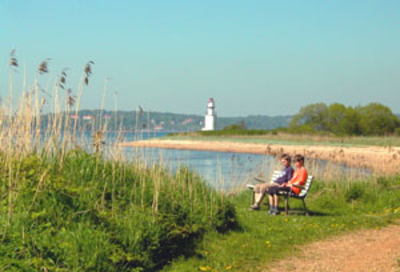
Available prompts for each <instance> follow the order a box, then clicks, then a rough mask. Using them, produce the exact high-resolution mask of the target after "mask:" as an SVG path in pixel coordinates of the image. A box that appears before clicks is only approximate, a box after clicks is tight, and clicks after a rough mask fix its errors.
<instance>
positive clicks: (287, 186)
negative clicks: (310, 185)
mask: <svg viewBox="0 0 400 272" xmlns="http://www.w3.org/2000/svg"><path fill="white" fill-rule="evenodd" d="M294 165H295V166H296V171H294V174H293V177H292V179H291V180H290V181H289V182H287V183H284V184H282V185H280V186H279V187H271V188H269V189H268V194H269V205H270V211H269V212H268V214H270V215H277V214H279V206H278V205H279V195H278V193H279V192H287V193H293V194H296V195H298V194H299V193H300V191H301V189H300V187H301V186H304V185H305V184H306V181H307V176H308V174H307V170H306V168H305V167H304V157H303V156H302V155H296V156H294Z"/></svg>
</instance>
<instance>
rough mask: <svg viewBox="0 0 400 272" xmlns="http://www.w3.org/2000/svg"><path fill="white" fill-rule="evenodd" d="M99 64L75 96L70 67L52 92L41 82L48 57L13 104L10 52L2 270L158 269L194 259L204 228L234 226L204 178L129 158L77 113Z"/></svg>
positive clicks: (1, 196) (0, 216) (0, 124)
mask: <svg viewBox="0 0 400 272" xmlns="http://www.w3.org/2000/svg"><path fill="white" fill-rule="evenodd" d="M93 64H94V63H93V62H91V61H89V62H88V63H87V64H86V65H85V67H84V72H83V75H82V79H81V80H80V83H79V86H78V88H77V89H78V91H77V94H76V95H75V94H74V93H73V91H71V89H70V88H69V86H68V84H67V72H66V70H63V71H62V72H61V74H60V75H59V76H58V77H57V79H56V80H55V82H54V86H53V88H52V90H51V91H49V90H43V89H42V87H40V85H39V83H38V82H39V78H40V77H41V76H42V75H43V74H46V73H48V60H46V61H44V62H42V63H41V64H40V65H39V67H38V69H37V71H36V75H35V80H34V83H33V85H32V86H28V84H26V83H25V82H24V84H23V86H24V87H23V89H22V90H18V92H20V93H21V95H20V96H19V97H20V99H19V101H15V99H14V97H15V93H17V90H15V89H14V84H13V80H14V79H13V75H14V73H15V72H16V70H17V69H19V63H18V60H17V58H16V55H15V52H14V51H13V52H12V54H11V56H10V99H8V100H7V101H6V102H4V103H3V104H2V105H1V115H0V169H1V176H0V209H1V211H2V212H1V213H0V222H1V224H0V225H1V227H0V237H1V244H0V256H1V257H0V269H2V270H15V271H19V270H24V271H30V270H43V271H50V270H51V271H53V270H54V271H56V270H57V271H88V270H91V271H154V270H157V269H159V268H161V267H163V266H164V265H165V264H167V263H168V262H170V261H171V260H172V259H173V258H175V257H177V256H184V255H190V254H191V253H192V252H193V251H194V249H195V247H196V245H197V244H198V242H199V241H201V239H202V237H203V235H204V234H205V233H206V232H207V231H209V230H216V231H219V232H225V231H228V230H230V229H232V228H235V227H237V221H236V217H235V211H234V209H233V207H232V205H231V204H230V202H229V201H228V200H226V199H225V197H224V195H223V194H221V193H218V192H216V191H215V190H213V189H211V188H210V187H209V186H208V185H207V184H206V183H205V182H203V180H202V179H201V178H200V177H199V176H197V175H195V174H194V173H192V172H190V171H189V170H188V169H185V168H181V169H180V170H179V171H177V172H176V173H174V174H173V173H171V172H168V171H166V170H165V168H163V167H162V166H152V167H149V166H148V165H147V163H146V161H140V160H139V161H133V162H129V161H127V160H125V158H124V153H123V152H122V151H121V149H120V147H119V145H118V144H117V143H107V144H106V142H105V140H104V135H105V131H106V129H107V124H106V123H102V122H101V123H98V122H96V123H95V124H94V125H91V126H90V127H89V128H88V127H86V126H83V125H81V124H80V123H79V121H78V119H76V118H72V117H71V116H72V115H78V114H79V107H80V101H81V97H82V95H83V94H84V92H85V87H86V86H87V85H88V84H89V80H90V78H91V75H92V66H93ZM24 73H25V72H24ZM24 78H26V76H24ZM105 92H106V87H105V89H104V93H105ZM103 100H104V99H103ZM102 107H103V106H102ZM46 108H47V110H48V112H44V111H45V110H46ZM100 112H101V111H100ZM99 117H100V118H102V116H99ZM44 119H45V121H44ZM88 129H90V130H88ZM88 133H90V134H91V135H92V140H91V141H89V142H88V141H87V137H85V135H86V134H88Z"/></svg>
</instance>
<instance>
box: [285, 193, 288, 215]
mask: <svg viewBox="0 0 400 272" xmlns="http://www.w3.org/2000/svg"><path fill="white" fill-rule="evenodd" d="M285 215H289V197H288V196H286V197H285Z"/></svg>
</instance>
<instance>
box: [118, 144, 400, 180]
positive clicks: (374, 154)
mask: <svg viewBox="0 0 400 272" xmlns="http://www.w3.org/2000/svg"><path fill="white" fill-rule="evenodd" d="M121 145H122V146H124V147H135V148H165V149H185V150H202V151H218V152H236V153H249V154H264V155H279V154H282V153H288V154H291V155H294V154H303V155H304V156H306V157H307V158H314V159H322V160H330V161H333V162H338V163H345V164H347V165H349V166H356V167H367V168H369V169H371V170H373V171H374V172H375V173H379V174H394V173H400V147H391V148H386V147H376V146H370V147H335V146H321V145H318V146H317V145H316V146H313V145H283V144H258V143H243V142H232V141H203V140H169V139H168V140H160V139H152V140H144V141H137V142H126V143H121Z"/></svg>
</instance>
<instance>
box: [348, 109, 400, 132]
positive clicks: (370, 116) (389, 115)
mask: <svg viewBox="0 0 400 272" xmlns="http://www.w3.org/2000/svg"><path fill="white" fill-rule="evenodd" d="M356 110H357V112H358V114H359V116H360V122H359V123H360V130H361V133H362V134H363V135H385V134H391V133H393V132H394V131H395V129H396V127H398V126H399V124H400V120H399V118H398V117H397V116H396V115H394V114H393V112H392V111H391V110H390V109H389V108H388V107H386V106H384V105H382V104H379V103H371V104H368V105H367V106H364V107H358V108H357V109H356Z"/></svg>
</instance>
